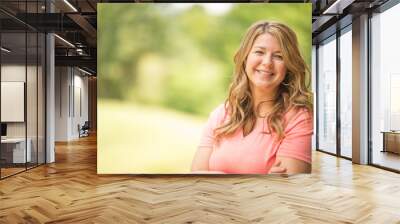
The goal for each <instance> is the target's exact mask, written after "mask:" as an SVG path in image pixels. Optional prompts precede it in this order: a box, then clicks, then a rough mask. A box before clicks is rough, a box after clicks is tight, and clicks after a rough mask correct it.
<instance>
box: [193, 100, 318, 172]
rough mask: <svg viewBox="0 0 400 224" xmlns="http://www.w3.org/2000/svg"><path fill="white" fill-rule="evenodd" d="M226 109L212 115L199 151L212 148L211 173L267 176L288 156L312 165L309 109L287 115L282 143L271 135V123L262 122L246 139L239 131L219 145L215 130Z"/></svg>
mask: <svg viewBox="0 0 400 224" xmlns="http://www.w3.org/2000/svg"><path fill="white" fill-rule="evenodd" d="M226 116H227V115H226V110H225V106H224V105H223V104H221V105H220V106H218V107H217V108H216V109H215V110H214V111H213V112H211V114H210V116H209V119H208V122H207V124H206V127H205V128H204V131H203V135H202V138H201V141H200V145H199V148H202V147H206V148H212V149H213V151H212V154H211V156H210V159H209V170H210V171H222V172H225V173H241V174H244V173H247V174H266V173H268V171H269V170H270V169H271V167H272V165H273V164H274V162H275V159H276V156H285V157H290V158H293V159H298V160H302V161H304V162H307V163H310V164H311V136H312V134H313V120H312V115H311V114H310V113H309V112H308V111H307V110H305V109H302V110H298V111H294V110H291V111H290V112H288V113H286V114H285V115H284V124H286V125H284V134H285V137H284V138H283V139H281V140H278V138H277V136H276V134H275V133H272V134H270V133H268V132H269V129H268V122H267V119H264V118H258V119H257V122H256V124H255V127H254V129H253V131H252V132H251V133H249V134H248V135H247V136H245V137H243V131H242V130H241V129H238V130H237V131H236V132H235V133H234V134H233V135H231V136H229V137H223V138H221V139H220V141H218V142H217V141H216V140H215V137H214V129H216V128H217V127H219V126H220V125H221V124H223V122H224V121H225V119H226Z"/></svg>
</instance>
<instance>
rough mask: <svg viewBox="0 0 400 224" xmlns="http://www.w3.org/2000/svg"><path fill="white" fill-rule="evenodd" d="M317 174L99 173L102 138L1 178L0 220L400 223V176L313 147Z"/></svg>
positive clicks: (65, 147)
mask: <svg viewBox="0 0 400 224" xmlns="http://www.w3.org/2000/svg"><path fill="white" fill-rule="evenodd" d="M313 159H314V162H313V174H311V175H295V176H290V177H282V176H266V175H265V176H257V175H247V176H238V175H236V176H235V175H228V176H212V175H208V176H195V175H160V176H145V175H140V176H137V175H136V176H135V175H114V176H107V175H103V176H99V175H97V174H96V138H95V137H89V138H83V139H82V140H80V141H76V142H70V143H68V144H57V146H56V163H54V164H50V165H45V166H41V167H38V168H35V169H33V170H29V171H27V172H25V173H21V174H19V175H16V176H13V177H10V178H8V179H5V180H2V181H0V223H43V222H48V223H373V224H375V223H385V224H386V223H400V175H399V174H395V173H391V172H387V171H384V170H380V169H377V168H374V167H369V166H359V165H352V164H351V162H350V161H347V160H343V159H337V158H335V157H333V156H330V155H326V154H323V153H319V152H315V153H314V155H313Z"/></svg>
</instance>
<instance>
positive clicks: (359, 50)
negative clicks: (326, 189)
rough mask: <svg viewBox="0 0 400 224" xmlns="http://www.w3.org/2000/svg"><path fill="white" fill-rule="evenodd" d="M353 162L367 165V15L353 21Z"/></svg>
mask: <svg viewBox="0 0 400 224" xmlns="http://www.w3.org/2000/svg"><path fill="white" fill-rule="evenodd" d="M352 28H353V31H352V32H353V34H352V37H353V40H352V44H353V59H352V61H353V92H352V93H353V102H352V106H353V114H352V115H353V116H352V123H353V124H352V125H353V129H352V135H353V138H352V139H353V140H352V145H353V153H352V157H353V162H354V163H358V164H367V163H368V39H367V37H368V15H366V14H365V15H361V16H360V17H358V18H355V19H354V20H353V25H352Z"/></svg>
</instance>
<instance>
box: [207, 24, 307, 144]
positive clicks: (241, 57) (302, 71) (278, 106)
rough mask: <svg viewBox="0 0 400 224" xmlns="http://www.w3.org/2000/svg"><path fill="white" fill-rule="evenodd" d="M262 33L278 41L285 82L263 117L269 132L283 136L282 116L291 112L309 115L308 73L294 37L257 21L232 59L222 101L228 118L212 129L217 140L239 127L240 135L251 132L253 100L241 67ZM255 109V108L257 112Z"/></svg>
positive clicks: (279, 27) (285, 29)
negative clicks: (231, 68)
mask: <svg viewBox="0 0 400 224" xmlns="http://www.w3.org/2000/svg"><path fill="white" fill-rule="evenodd" d="M264 33H268V34H270V35H272V36H273V37H275V38H276V39H277V40H278V42H279V43H280V47H281V51H282V56H283V61H284V64H285V66H286V75H285V79H284V80H283V82H282V83H281V84H280V86H279V88H278V92H277V95H276V98H275V100H274V102H273V103H274V106H273V109H272V111H271V112H270V113H269V114H268V116H267V122H268V124H269V125H268V126H269V133H272V132H275V133H276V134H277V136H278V138H283V137H284V125H285V124H284V121H283V116H284V114H285V113H286V112H288V111H289V110H291V109H301V108H305V109H307V110H308V111H309V112H311V113H312V93H311V92H310V91H309V90H308V87H309V85H310V79H308V83H307V84H306V79H307V78H306V77H307V76H308V77H309V75H310V71H309V69H308V67H307V65H306V63H305V61H304V59H303V57H302V56H301V53H300V50H299V46H298V41H297V37H296V34H295V33H294V31H293V30H291V29H290V28H289V27H288V26H286V25H284V24H282V23H278V22H269V21H259V22H256V23H254V24H253V25H252V26H250V28H249V29H248V30H247V33H246V35H245V37H244V39H243V40H242V42H241V45H240V48H239V49H238V50H237V52H236V54H235V56H234V62H235V70H234V77H233V81H232V83H231V85H230V87H229V95H228V98H227V99H226V101H225V109H226V111H227V114H228V115H229V116H227V119H226V121H225V122H224V123H223V124H222V125H221V126H220V127H218V128H217V129H215V132H214V134H215V136H216V137H217V138H220V137H223V136H229V135H230V134H233V133H234V132H235V131H236V130H238V129H239V128H242V129H243V133H244V135H247V134H248V133H250V132H251V131H252V130H253V129H254V126H255V123H256V121H257V113H258V111H254V109H253V108H254V105H253V104H254V100H253V96H252V93H251V90H250V83H249V79H248V77H247V75H246V72H245V65H246V60H247V56H248V54H249V52H250V50H251V48H252V46H253V43H254V41H255V40H256V38H257V37H258V36H260V35H261V34H264ZM259 106H260V105H257V106H256V107H255V108H257V110H259Z"/></svg>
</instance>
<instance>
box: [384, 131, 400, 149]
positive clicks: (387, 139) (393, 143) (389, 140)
mask: <svg viewBox="0 0 400 224" xmlns="http://www.w3.org/2000/svg"><path fill="white" fill-rule="evenodd" d="M382 133H383V150H382V152H393V153H397V154H400V132H398V131H396V132H395V131H388V132H382Z"/></svg>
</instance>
